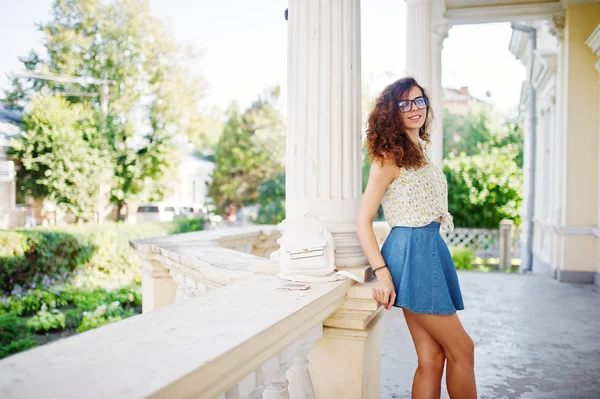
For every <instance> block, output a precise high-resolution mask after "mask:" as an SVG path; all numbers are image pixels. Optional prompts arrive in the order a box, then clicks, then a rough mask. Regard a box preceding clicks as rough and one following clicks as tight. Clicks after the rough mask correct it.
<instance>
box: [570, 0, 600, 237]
mask: <svg viewBox="0 0 600 399" xmlns="http://www.w3.org/2000/svg"><path fill="white" fill-rule="evenodd" d="M599 23H600V4H598V3H592V4H574V5H569V8H568V9H567V12H566V27H565V39H564V40H565V42H564V45H565V58H566V60H565V61H566V62H565V63H564V65H565V73H566V76H565V78H566V79H565V81H566V83H567V84H566V91H565V95H566V97H567V98H566V99H565V100H566V102H565V105H566V108H567V109H566V128H567V137H566V139H567V140H566V142H567V148H566V151H567V153H566V156H567V165H566V167H567V171H566V172H567V176H566V177H567V179H566V192H565V194H566V203H565V205H566V208H565V220H564V222H565V224H566V225H571V226H573V225H576V226H577V225H578V226H595V225H596V224H597V221H598V166H597V165H598V131H599V116H598V109H599V107H600V104H599V103H598V99H599V96H598V84H597V82H598V71H597V70H596V68H595V67H594V64H595V62H596V60H597V57H596V55H595V54H593V53H592V51H591V50H590V48H589V47H588V46H587V45H586V44H585V41H586V40H587V38H588V37H589V36H590V35H591V34H592V32H593V31H594V29H596V27H597V26H598V24H599Z"/></svg>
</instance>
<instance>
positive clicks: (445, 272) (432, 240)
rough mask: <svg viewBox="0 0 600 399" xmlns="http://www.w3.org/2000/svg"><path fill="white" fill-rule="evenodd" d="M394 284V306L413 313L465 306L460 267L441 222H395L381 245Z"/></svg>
mask: <svg viewBox="0 0 600 399" xmlns="http://www.w3.org/2000/svg"><path fill="white" fill-rule="evenodd" d="M381 255H382V256H383V259H384V260H385V263H386V264H387V265H388V268H389V270H390V273H391V275H392V280H393V282H394V287H395V288H396V303H395V304H394V306H396V307H400V308H406V309H408V310H409V311H411V312H413V313H424V314H440V315H442V314H445V315H448V314H453V313H456V311H457V310H463V309H464V308H465V307H464V304H463V298H462V294H461V291H460V285H459V283H458V276H457V274H456V268H455V267H454V262H453V261H452V255H451V254H450V251H449V250H448V246H447V245H446V242H445V241H444V239H443V238H442V236H441V234H440V223H438V222H432V223H430V224H428V225H427V226H423V227H404V226H394V227H392V230H391V231H390V234H389V235H388V236H387V238H386V240H385V242H384V243H383V246H382V247H381Z"/></svg>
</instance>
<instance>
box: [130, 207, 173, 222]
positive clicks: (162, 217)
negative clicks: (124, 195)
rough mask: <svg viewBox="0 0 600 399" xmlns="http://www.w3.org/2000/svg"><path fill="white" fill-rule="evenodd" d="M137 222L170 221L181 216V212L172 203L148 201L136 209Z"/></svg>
mask: <svg viewBox="0 0 600 399" xmlns="http://www.w3.org/2000/svg"><path fill="white" fill-rule="evenodd" d="M136 216H137V222H138V223H144V222H170V221H172V220H174V219H178V218H180V217H182V216H183V215H182V213H181V211H180V210H179V208H177V207H176V206H174V205H170V204H162V203H149V204H143V205H140V206H139V207H138V209H137V215H136Z"/></svg>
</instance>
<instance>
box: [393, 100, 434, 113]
mask: <svg viewBox="0 0 600 399" xmlns="http://www.w3.org/2000/svg"><path fill="white" fill-rule="evenodd" d="M413 103H414V104H415V105H416V106H417V108H418V109H425V108H427V106H428V105H429V99H428V98H427V97H417V98H415V99H414V100H402V101H400V102H398V108H400V112H410V110H411V109H412V105H413Z"/></svg>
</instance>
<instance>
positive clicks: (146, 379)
mask: <svg viewBox="0 0 600 399" xmlns="http://www.w3.org/2000/svg"><path fill="white" fill-rule="evenodd" d="M281 282H282V280H280V279H279V278H277V277H276V276H260V277H253V278H251V279H248V280H245V281H243V282H240V283H237V284H232V285H229V286H227V287H223V288H221V289H219V290H215V291H210V292H208V293H206V294H204V295H201V296H198V297H195V298H192V299H189V300H188V301H185V302H181V303H178V304H174V305H168V306H165V307H163V308H160V309H158V310H155V311H153V312H150V313H146V314H142V315H138V316H134V317H132V318H129V319H126V320H123V321H121V322H119V323H115V324H110V325H108V326H104V327H102V328H99V329H96V330H92V331H88V332H85V333H82V334H79V335H76V336H74V337H71V338H68V339H65V340H61V341H57V342H54V343H52V344H48V345H45V346H43V347H40V348H37V349H33V350H29V351H26V352H23V353H20V354H17V355H14V356H11V357H9V358H6V359H4V360H2V361H0V375H1V376H2V379H1V380H0V392H2V397H3V398H5V399H11V398H29V397H44V398H61V399H64V398H74V397H86V398H105V397H110V398H141V397H147V396H150V395H152V396H153V397H156V398H173V397H197V398H214V397H216V396H218V395H219V394H221V393H222V392H225V391H226V390H227V389H229V388H231V387H232V386H234V385H235V384H236V383H237V382H238V381H240V380H241V379H243V378H244V377H245V376H246V375H248V374H249V373H250V372H252V371H253V370H255V369H256V368H258V367H260V365H261V364H263V363H264V362H266V361H268V359H270V358H271V357H273V356H275V355H276V354H277V353H279V351H281V350H282V349H283V348H285V347H286V346H287V345H289V344H291V343H293V342H294V341H295V340H296V339H298V338H299V337H300V336H302V334H304V333H306V332H307V331H308V330H310V329H311V328H313V327H314V326H315V325H317V324H318V323H321V322H322V321H323V320H325V319H326V318H327V317H328V316H329V315H330V314H331V313H332V312H333V311H335V310H336V309H337V308H339V307H340V306H341V305H342V303H343V301H344V299H345V296H346V293H347V291H348V288H349V286H350V282H349V281H348V280H343V281H336V282H331V283H319V284H312V286H311V288H310V289H309V290H307V291H285V290H278V289H277V288H278V286H279V285H280V284H281Z"/></svg>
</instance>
